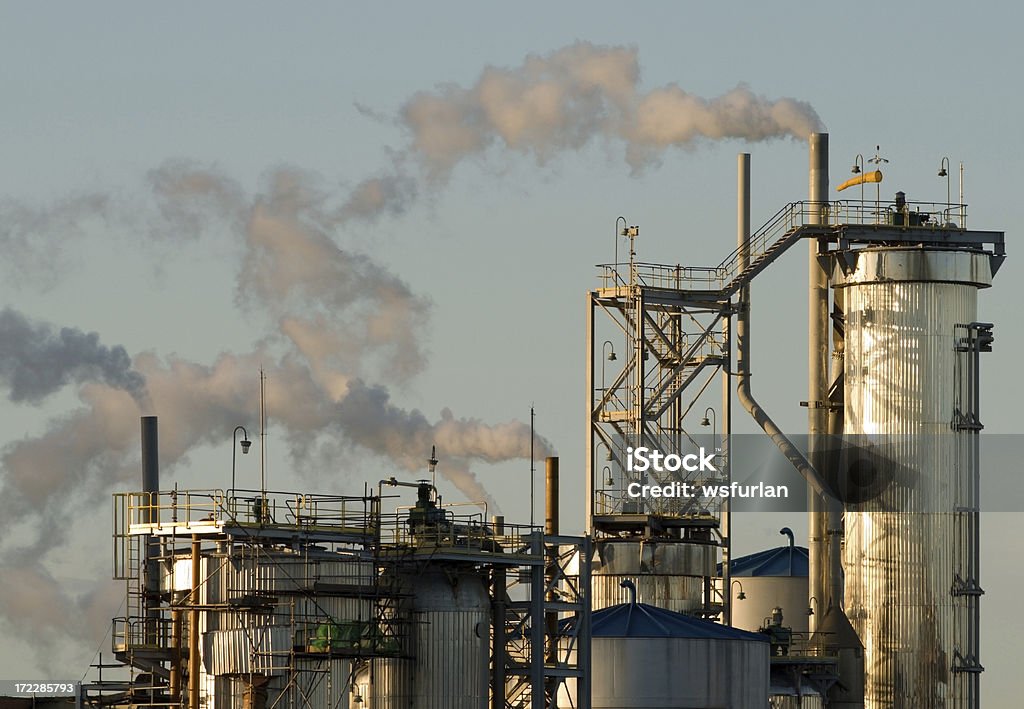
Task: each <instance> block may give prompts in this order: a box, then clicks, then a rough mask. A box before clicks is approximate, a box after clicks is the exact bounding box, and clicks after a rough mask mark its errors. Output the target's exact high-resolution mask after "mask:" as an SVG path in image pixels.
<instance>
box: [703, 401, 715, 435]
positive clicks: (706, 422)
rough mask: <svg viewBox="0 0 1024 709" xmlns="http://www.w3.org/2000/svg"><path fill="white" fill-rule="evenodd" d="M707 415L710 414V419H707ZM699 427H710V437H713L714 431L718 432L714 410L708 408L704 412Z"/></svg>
mask: <svg viewBox="0 0 1024 709" xmlns="http://www.w3.org/2000/svg"><path fill="white" fill-rule="evenodd" d="M708 414H711V417H710V418H708ZM700 425H701V426H710V427H711V435H712V436H714V435H715V431H717V430H718V426H717V422H716V421H715V410H714V409H713V408H711V407H710V406H709V407H708V408H707V409H705V410H704V418H702V419H701V420H700Z"/></svg>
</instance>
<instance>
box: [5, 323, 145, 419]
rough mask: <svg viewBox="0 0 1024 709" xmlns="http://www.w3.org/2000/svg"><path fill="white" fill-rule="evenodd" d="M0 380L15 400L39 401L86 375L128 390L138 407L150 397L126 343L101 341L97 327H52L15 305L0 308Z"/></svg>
mask: <svg viewBox="0 0 1024 709" xmlns="http://www.w3.org/2000/svg"><path fill="white" fill-rule="evenodd" d="M0 381H3V382H4V383H5V384H6V385H7V387H8V389H9V391H10V399H11V401H15V402H28V403H33V404H35V403H39V402H40V401H42V400H43V399H44V398H46V397H47V396H48V395H50V394H52V393H54V392H55V391H58V390H59V389H62V388H63V387H64V386H66V385H68V384H71V383H76V384H82V383H84V382H88V381H101V382H104V383H105V384H107V385H109V386H111V387H113V388H115V389H121V390H123V391H126V392H128V393H129V394H130V395H131V396H132V398H133V399H135V402H136V403H137V404H138V405H139V407H140V408H142V407H144V405H145V402H146V382H145V380H144V379H143V377H142V375H141V374H139V373H138V372H136V371H135V370H134V369H133V368H132V363H131V359H130V358H129V357H128V353H127V352H126V351H125V349H124V348H123V347H121V346H119V345H118V346H115V347H107V346H105V345H102V344H100V339H99V335H98V334H97V333H95V332H90V333H85V332H82V331H81V330H77V329H75V328H71V327H64V328H61V329H60V330H59V331H57V332H54V330H53V328H52V327H50V326H49V325H46V324H42V323H32V322H29V320H28V319H27V318H26V317H25V316H24V315H22V314H21V313H18V312H16V311H14V310H12V309H11V308H5V309H4V310H3V311H0Z"/></svg>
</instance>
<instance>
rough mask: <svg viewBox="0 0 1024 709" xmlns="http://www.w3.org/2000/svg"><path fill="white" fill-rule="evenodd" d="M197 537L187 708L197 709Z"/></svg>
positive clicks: (195, 538) (196, 542) (196, 540)
mask: <svg viewBox="0 0 1024 709" xmlns="http://www.w3.org/2000/svg"><path fill="white" fill-rule="evenodd" d="M199 544H200V543H199V535H198V534H193V535H192V593H191V595H190V597H189V602H190V604H191V606H192V608H191V610H190V611H189V619H188V708H189V709H199V551H200V550H199Z"/></svg>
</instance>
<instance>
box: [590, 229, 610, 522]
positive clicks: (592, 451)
mask: <svg viewBox="0 0 1024 709" xmlns="http://www.w3.org/2000/svg"><path fill="white" fill-rule="evenodd" d="M615 243H616V244H617V243H618V238H616V239H615ZM594 297H595V294H594V293H587V344H586V351H587V358H586V370H587V371H586V381H587V383H586V389H587V416H586V419H585V420H586V426H587V431H586V442H587V455H586V460H585V463H586V470H585V471H584V481H585V484H586V488H587V489H586V506H587V508H586V510H584V520H583V529H584V532H585V533H586V534H593V533H594V529H593V526H594V490H595V485H594V469H595V468H596V467H597V462H596V461H595V460H594V457H595V455H596V454H597V451H596V450H595V441H594V308H595V307H596V306H595V305H594ZM602 354H603V353H602ZM609 451H611V449H610V448H609Z"/></svg>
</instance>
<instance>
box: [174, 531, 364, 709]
mask: <svg viewBox="0 0 1024 709" xmlns="http://www.w3.org/2000/svg"><path fill="white" fill-rule="evenodd" d="M374 569H375V567H374V565H373V563H372V562H369V561H365V560H361V559H358V558H355V557H348V556H343V555H340V554H336V553H333V552H330V551H327V550H325V549H318V548H306V549H302V550H294V549H290V548H287V547H281V548H266V547H260V548H254V547H248V546H237V547H233V548H232V547H226V546H225V547H223V548H221V549H219V550H216V551H211V552H209V553H207V554H206V555H204V556H203V557H202V559H201V560H200V573H201V585H200V589H201V590H200V599H199V600H200V602H201V603H203V604H204V605H208V606H216V605H219V604H225V605H226V606H231V607H233V608H234V610H231V611H227V610H225V611H224V612H212V611H211V612H204V613H202V614H201V616H200V632H201V634H202V644H201V659H202V669H203V676H202V677H201V683H200V684H201V687H202V691H201V694H202V695H205V696H206V700H205V701H206V702H207V703H209V702H213V703H215V705H216V707H218V709H243V707H244V706H245V703H246V701H249V700H247V699H246V695H247V692H249V693H251V688H252V686H253V682H255V684H256V685H258V686H259V688H260V691H261V692H262V693H264V694H265V695H266V697H267V702H268V704H267V705H268V706H271V705H273V706H278V707H293V706H296V707H298V706H307V705H308V704H307V700H308V698H309V697H313V698H314V700H315V701H313V703H314V704H316V705H318V706H320V705H323V706H335V705H337V704H338V703H339V702H342V701H343V698H344V702H347V701H348V699H347V695H348V694H350V690H351V687H350V683H349V681H350V674H351V660H350V659H348V658H347V657H345V656H344V655H345V652H344V651H342V652H338V653H333V652H332V650H334V649H337V648H341V646H342V645H343V644H346V643H348V644H349V645H354V644H355V643H358V642H360V641H361V636H362V635H363V633H362V632H361V630H362V629H366V630H367V633H366V634H368V635H370V634H372V633H371V632H370V628H369V625H368V624H372V623H373V622H374V621H375V618H374V609H373V602H372V601H371V600H368V599H367V597H366V596H367V594H366V593H365V592H362V593H360V592H359V591H358V589H360V588H364V589H366V590H368V589H369V588H370V587H371V586H372V584H373V583H374V577H375V570H374ZM165 583H166V585H167V587H168V589H169V590H177V591H186V590H188V589H190V588H191V583H192V579H191V562H190V559H188V558H179V559H178V560H177V561H176V563H175V564H174V567H173V572H172V573H171V574H170V575H169V576H168V578H167V579H166V580H165ZM247 611H252V612H247ZM324 629H329V631H328V632H327V633H323V632H321V631H322V630H324ZM325 635H326V637H327V639H326V640H325V639H324V637H323V636H325ZM342 649H343V650H347V649H348V648H347V647H346V648H342ZM211 695H212V696H211ZM303 697H306V698H305V699H304V698H303ZM320 700H323V701H320Z"/></svg>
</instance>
